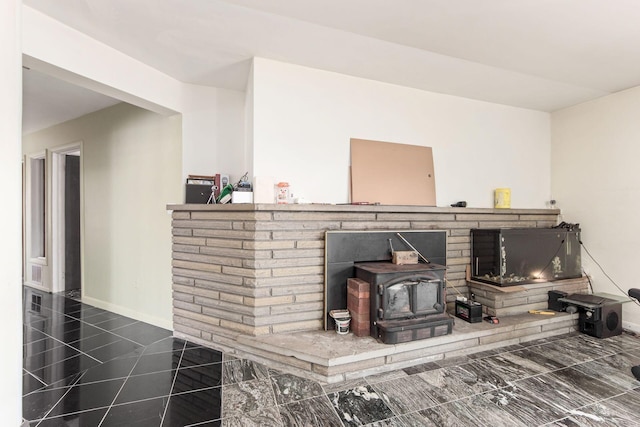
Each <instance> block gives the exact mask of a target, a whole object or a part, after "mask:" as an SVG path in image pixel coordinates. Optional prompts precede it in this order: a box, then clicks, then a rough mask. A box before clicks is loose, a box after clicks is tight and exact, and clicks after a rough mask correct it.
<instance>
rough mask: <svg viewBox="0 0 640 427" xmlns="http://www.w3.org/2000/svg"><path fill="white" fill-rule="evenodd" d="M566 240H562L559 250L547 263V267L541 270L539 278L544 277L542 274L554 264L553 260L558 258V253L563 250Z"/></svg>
mask: <svg viewBox="0 0 640 427" xmlns="http://www.w3.org/2000/svg"><path fill="white" fill-rule="evenodd" d="M564 242H565V239H562V241H561V242H560V244H559V245H558V249H556V252H555V253H554V254H553V255H552V256H551V258H550V259H549V262H548V263H547V265H545V266H544V268H543V269H542V270H540V273H538V276H542V273H544V271H545V270H546V269H547V268H549V266H550V265H551V263H552V262H553V260H554V259H555V258H556V256H557V255H558V252H560V249H562V246H563V245H564Z"/></svg>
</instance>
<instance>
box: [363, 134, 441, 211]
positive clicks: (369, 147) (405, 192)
mask: <svg viewBox="0 0 640 427" xmlns="http://www.w3.org/2000/svg"><path fill="white" fill-rule="evenodd" d="M351 203H380V204H382V205H413V206H435V205H436V181H435V174H434V168H433V153H432V150H431V147H422V146H418V145H408V144H397V143H392V142H382V141H371V140H366V139H355V138H351Z"/></svg>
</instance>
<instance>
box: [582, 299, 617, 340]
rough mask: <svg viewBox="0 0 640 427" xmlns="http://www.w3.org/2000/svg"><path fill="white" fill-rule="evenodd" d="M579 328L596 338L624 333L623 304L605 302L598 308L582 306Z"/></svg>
mask: <svg viewBox="0 0 640 427" xmlns="http://www.w3.org/2000/svg"><path fill="white" fill-rule="evenodd" d="M578 329H579V330H580V332H583V333H585V334H587V335H591V336H593V337H596V338H609V337H613V336H616V335H620V334H621V333H622V304H621V303H613V304H603V305H601V306H599V307H596V308H586V307H581V308H580V309H579V316H578Z"/></svg>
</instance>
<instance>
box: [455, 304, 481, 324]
mask: <svg viewBox="0 0 640 427" xmlns="http://www.w3.org/2000/svg"><path fill="white" fill-rule="evenodd" d="M455 309H456V312H455V315H456V317H459V318H460V319H462V320H466V321H467V322H469V323H478V322H482V304H480V303H479V302H475V301H468V300H467V301H463V300H456V305H455Z"/></svg>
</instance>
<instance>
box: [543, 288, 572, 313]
mask: <svg viewBox="0 0 640 427" xmlns="http://www.w3.org/2000/svg"><path fill="white" fill-rule="evenodd" d="M567 295H569V294H568V293H566V292H562V291H549V305H548V307H549V310H553V311H564V309H565V306H566V305H565V304H564V303H563V302H562V301H558V300H559V299H560V298H566V297H567Z"/></svg>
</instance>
